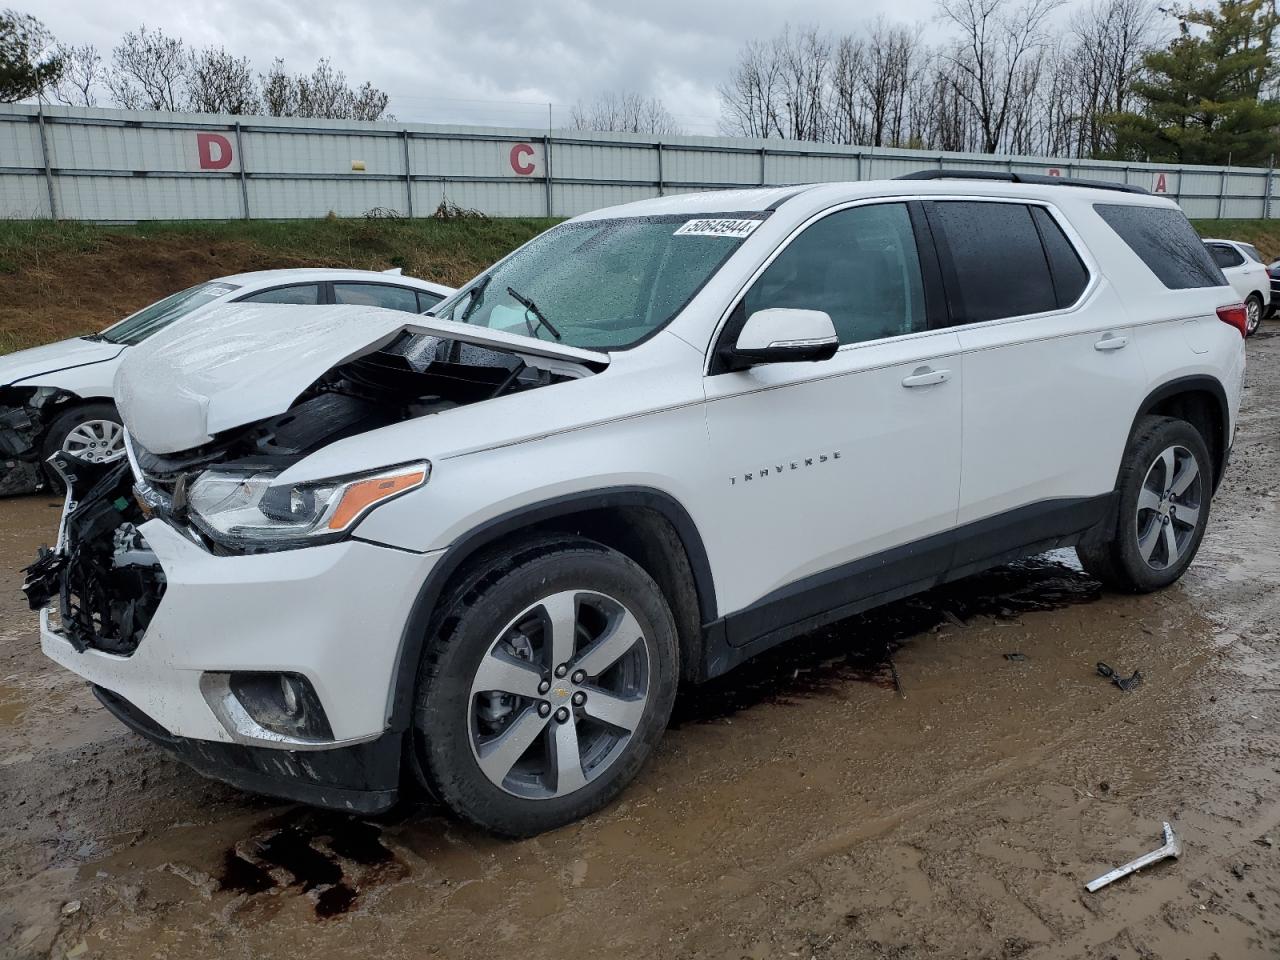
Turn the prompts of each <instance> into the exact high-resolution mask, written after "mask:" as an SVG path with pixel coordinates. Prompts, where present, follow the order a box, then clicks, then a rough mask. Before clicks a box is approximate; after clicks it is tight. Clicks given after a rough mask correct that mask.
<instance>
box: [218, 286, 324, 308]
mask: <svg viewBox="0 0 1280 960" xmlns="http://www.w3.org/2000/svg"><path fill="white" fill-rule="evenodd" d="M237 302H239V303H296V304H303V305H310V304H313V303H319V302H320V287H319V285H318V284H314V283H301V284H297V285H295V286H292V287H276V288H275V289H274V290H263V291H262V292H261V293H254V294H250V295H249V296H247V297H241V298H240V300H239V301H237Z"/></svg>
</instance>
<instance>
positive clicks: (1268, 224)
mask: <svg viewBox="0 0 1280 960" xmlns="http://www.w3.org/2000/svg"><path fill="white" fill-rule="evenodd" d="M553 223H555V221H553V220H497V219H494V220H481V219H458V220H363V219H360V220H288V221H274V222H273V221H256V220H251V221H229V222H196V221H188V222H176V223H147V224H138V225H135V226H97V225H94V224H86V223H50V222H48V221H0V354H5V353H10V352H12V351H14V350H21V349H23V348H24V347H32V346H36V345H37V344H41V343H48V342H49V341H52V340H61V339H63V338H65V337H72V336H76V335H77V334H82V333H90V332H92V331H95V330H100V329H102V328H103V327H105V326H106V325H107V324H109V323H111V322H113V321H115V320H118V319H119V318H120V317H123V316H125V315H127V314H129V313H132V312H133V311H134V310H137V309H139V308H140V307H143V306H146V305H147V304H148V303H151V302H153V301H155V300H158V299H160V298H161V297H163V296H166V295H167V294H170V293H173V292H174V291H176V290H181V289H183V288H184V287H189V286H191V285H192V284H195V283H199V282H201V281H203V280H209V279H212V278H214V277H220V276H226V275H227V274H231V273H241V272H243V271H246V270H267V269H273V268H278V267H307V266H322V267H358V268H361V269H369V270H386V269H388V268H390V267H401V268H402V269H403V270H404V272H405V273H407V274H410V275H412V276H416V277H422V278H424V279H427V280H435V281H438V282H440V283H447V284H450V285H452V286H457V285H459V284H461V283H463V282H464V281H466V280H468V279H470V278H471V277H473V276H475V274H476V273H478V272H479V271H480V270H482V269H483V268H484V267H486V266H488V265H489V264H490V263H492V262H493V261H495V260H497V259H498V258H499V257H501V256H503V255H504V254H505V253H507V252H508V251H509V250H511V249H513V248H514V247H516V246H518V245H519V244H521V243H524V242H525V241H526V240H528V239H529V238H530V237H532V236H534V235H535V234H537V233H539V232H541V231H542V230H545V229H547V227H549V226H551V225H552V224H553ZM1195 226H1196V229H1197V230H1199V231H1200V233H1201V235H1203V236H1207V237H1230V238H1233V239H1237V240H1245V241H1248V242H1249V243H1252V244H1254V245H1255V246H1257V247H1258V249H1259V250H1261V251H1262V252H1263V254H1264V255H1266V256H1268V257H1271V256H1277V255H1280V221H1276V220H1198V221H1196V222H1195Z"/></svg>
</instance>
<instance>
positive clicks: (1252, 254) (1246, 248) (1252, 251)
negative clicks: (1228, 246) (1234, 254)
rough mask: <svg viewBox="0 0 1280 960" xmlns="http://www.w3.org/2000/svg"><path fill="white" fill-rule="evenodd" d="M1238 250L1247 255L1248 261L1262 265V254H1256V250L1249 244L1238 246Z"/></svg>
mask: <svg viewBox="0 0 1280 960" xmlns="http://www.w3.org/2000/svg"><path fill="white" fill-rule="evenodd" d="M1240 249H1241V250H1243V251H1244V252H1245V253H1247V254H1248V255H1249V259H1250V260H1256V261H1257V262H1258V263H1264V262H1265V261H1264V260H1263V259H1262V254H1260V253H1259V252H1258V248H1257V247H1255V246H1254V245H1253V244H1251V243H1242V244H1240Z"/></svg>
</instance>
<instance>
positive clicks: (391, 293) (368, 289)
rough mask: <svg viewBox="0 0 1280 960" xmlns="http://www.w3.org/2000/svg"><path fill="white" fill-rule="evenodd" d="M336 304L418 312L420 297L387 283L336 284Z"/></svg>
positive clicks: (334, 300) (334, 291) (411, 291)
mask: <svg viewBox="0 0 1280 960" xmlns="http://www.w3.org/2000/svg"><path fill="white" fill-rule="evenodd" d="M333 302H334V303H351V304H356V305H359V306H362V307H384V308H385V309H387V310H402V311H404V312H405V313H417V312H418V297H417V293H416V292H415V291H413V290H407V289H405V288H404V287H393V286H391V285H390V284H387V283H335V284H334V285H333Z"/></svg>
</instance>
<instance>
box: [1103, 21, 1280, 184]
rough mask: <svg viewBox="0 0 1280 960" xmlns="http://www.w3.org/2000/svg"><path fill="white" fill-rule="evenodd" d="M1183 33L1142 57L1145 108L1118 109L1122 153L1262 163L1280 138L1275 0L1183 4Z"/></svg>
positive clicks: (1119, 151)
mask: <svg viewBox="0 0 1280 960" xmlns="http://www.w3.org/2000/svg"><path fill="white" fill-rule="evenodd" d="M1177 15H1178V18H1179V31H1178V36H1177V37H1175V38H1174V40H1173V41H1172V42H1171V43H1170V44H1169V46H1168V47H1167V48H1165V49H1164V50H1156V51H1153V52H1151V53H1149V54H1147V56H1146V57H1145V58H1144V61H1143V62H1144V66H1145V68H1146V70H1145V73H1146V75H1145V76H1144V78H1143V79H1142V80H1141V81H1140V82H1138V83H1136V84H1135V85H1134V92H1135V93H1136V94H1137V95H1138V96H1139V97H1140V98H1141V99H1142V100H1143V101H1145V109H1143V110H1142V111H1141V112H1139V113H1122V114H1116V115H1114V116H1113V117H1112V118H1111V119H1112V122H1113V123H1114V124H1115V129H1116V153H1117V154H1118V155H1119V156H1120V157H1122V158H1124V159H1129V160H1157V161H1176V162H1182V163H1209V164H1223V163H1227V162H1232V163H1243V164H1249V163H1262V162H1265V161H1266V160H1267V158H1268V156H1269V155H1271V154H1273V153H1275V152H1276V148H1277V146H1278V145H1280V137H1278V136H1277V127H1280V102H1277V101H1276V100H1274V99H1273V98H1271V97H1270V95H1269V89H1270V87H1271V81H1273V80H1274V79H1275V78H1276V76H1277V70H1276V61H1275V59H1274V57H1273V55H1272V44H1273V40H1274V36H1275V32H1276V28H1277V27H1278V26H1280V14H1277V13H1276V11H1275V9H1274V7H1273V6H1272V3H1271V2H1270V0H1219V3H1218V6H1217V8H1216V9H1212V8H1210V9H1205V10H1196V9H1187V10H1182V11H1179V12H1178V14H1177Z"/></svg>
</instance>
